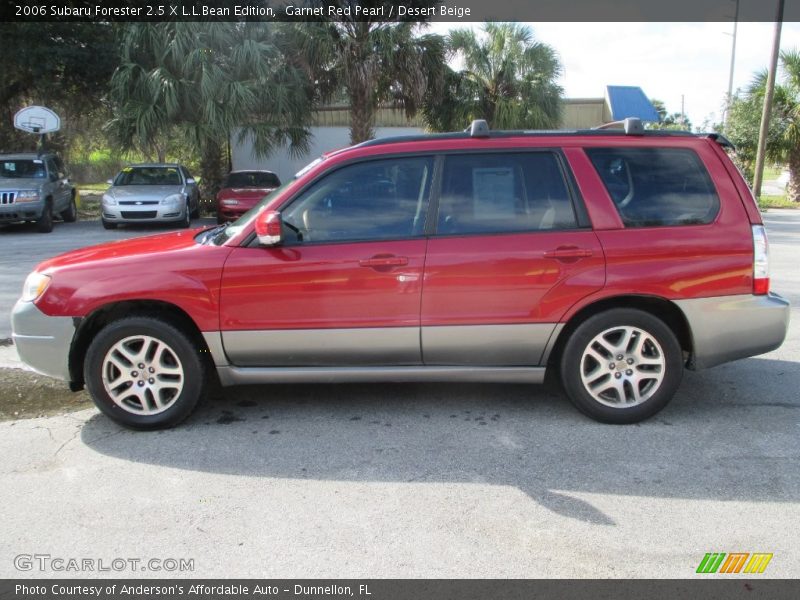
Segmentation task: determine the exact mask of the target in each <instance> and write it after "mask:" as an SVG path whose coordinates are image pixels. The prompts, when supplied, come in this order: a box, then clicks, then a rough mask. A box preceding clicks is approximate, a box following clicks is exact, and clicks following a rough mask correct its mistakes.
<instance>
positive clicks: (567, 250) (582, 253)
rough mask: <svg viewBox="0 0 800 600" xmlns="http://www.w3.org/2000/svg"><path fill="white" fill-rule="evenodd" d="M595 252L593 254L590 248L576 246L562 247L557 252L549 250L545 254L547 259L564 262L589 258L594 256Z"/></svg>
mask: <svg viewBox="0 0 800 600" xmlns="http://www.w3.org/2000/svg"><path fill="white" fill-rule="evenodd" d="M593 254H594V252H592V251H591V250H590V249H589V248H577V247H575V246H560V247H558V248H556V249H555V250H547V251H545V253H544V257H545V258H555V259H556V260H564V259H567V260H569V259H571V258H573V259H578V258H587V257H589V256H592V255H593Z"/></svg>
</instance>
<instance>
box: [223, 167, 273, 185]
mask: <svg viewBox="0 0 800 600" xmlns="http://www.w3.org/2000/svg"><path fill="white" fill-rule="evenodd" d="M280 184H281V182H280V180H279V179H278V176H277V175H275V173H270V172H269V171H239V172H237V173H230V174H229V175H228V178H227V179H226V180H225V185H224V187H226V188H276V187H278V186H279V185H280Z"/></svg>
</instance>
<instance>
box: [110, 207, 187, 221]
mask: <svg viewBox="0 0 800 600" xmlns="http://www.w3.org/2000/svg"><path fill="white" fill-rule="evenodd" d="M185 218H186V216H185V214H184V206H183V205H181V204H145V205H141V206H135V205H133V206H121V205H115V206H108V205H103V219H104V220H105V221H108V222H109V223H152V222H158V223H162V222H163V223H166V222H171V221H182V220H183V219H185Z"/></svg>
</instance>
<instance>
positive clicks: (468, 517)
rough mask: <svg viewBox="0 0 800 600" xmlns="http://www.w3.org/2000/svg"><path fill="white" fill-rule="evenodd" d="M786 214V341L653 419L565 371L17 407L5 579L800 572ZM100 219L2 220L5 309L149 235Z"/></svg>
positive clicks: (799, 283)
mask: <svg viewBox="0 0 800 600" xmlns="http://www.w3.org/2000/svg"><path fill="white" fill-rule="evenodd" d="M765 221H766V224H767V227H768V229H769V232H770V236H771V237H770V241H771V245H772V257H773V261H772V281H773V289H775V290H776V291H778V292H780V293H782V294H783V295H784V296H786V297H787V298H788V299H789V300H790V301H791V302H792V303H793V309H792V325H791V329H790V332H789V337H788V338H787V341H786V342H785V343H784V345H783V346H782V347H781V348H780V349H778V350H776V351H775V352H772V353H770V354H767V355H764V356H760V357H755V358H750V359H746V360H741V361H738V362H735V363H731V364H728V365H723V366H721V367H718V368H715V369H711V370H708V371H701V372H696V373H694V372H686V373H685V375H684V379H683V383H682V385H681V388H680V390H679V392H678V394H677V395H676V397H675V399H674V400H673V401H672V403H671V404H670V405H669V406H668V407H667V408H666V409H665V410H664V411H663V412H662V413H660V414H659V415H657V416H656V417H655V418H653V419H651V420H650V421H647V422H645V423H642V424H639V425H634V426H607V425H601V424H598V423H595V422H593V421H590V420H588V419H586V418H584V417H582V416H581V415H580V414H579V413H578V412H577V411H576V410H574V409H573V408H572V406H571V405H569V404H568V403H567V401H566V400H564V399H563V398H562V397H561V396H560V394H559V393H558V391H557V390H555V389H552V388H550V387H530V386H523V385H446V384H437V385H431V384H405V385H386V384H381V385H330V386H322V385H313V386H312V385H307V386H259V387H248V388H233V389H229V390H227V391H225V393H224V394H222V395H221V396H219V397H215V398H214V399H212V400H210V401H208V402H206V404H205V405H204V406H203V407H202V408H201V409H200V410H199V411H198V412H197V413H196V414H195V415H194V416H192V417H191V418H190V419H189V420H188V421H187V422H186V423H185V424H184V425H182V426H180V427H178V428H177V429H174V430H170V431H164V432H154V433H134V432H130V431H127V430H124V429H121V428H120V427H118V426H116V425H115V424H113V423H112V422H110V421H109V420H108V419H106V418H105V417H103V416H102V415H100V414H99V413H98V412H97V411H96V410H94V409H89V410H82V411H79V412H74V413H71V414H66V415H60V416H53V417H48V418H37V419H28V420H18V421H7V422H5V423H0V505H2V506H3V535H2V536H0V577H19V576H26V577H27V576H31V575H34V576H63V575H67V576H89V577H91V576H108V573H96V572H95V573H92V572H83V573H58V572H53V571H47V570H46V571H44V572H38V571H37V572H33V573H32V572H20V571H18V570H17V569H16V568H15V566H14V557H15V556H17V555H19V554H36V553H39V554H42V553H46V554H50V555H51V556H54V557H64V558H71V557H74V558H95V559H99V558H103V559H106V560H108V561H111V560H112V559H113V558H117V557H123V558H125V557H134V558H141V559H149V558H159V559H164V558H175V559H181V558H186V559H192V560H194V567H195V570H194V572H191V573H163V572H160V573H153V572H147V571H143V572H142V571H123V572H121V573H114V575H115V576H132V577H153V576H171V575H173V574H174V575H181V576H190V577H206V576H208V577H239V576H261V577H287V578H290V577H325V578H333V577H442V578H448V577H464V578H471V577H523V578H528V577H530V578H536V577H644V578H653V577H655V578H659V577H676V578H677V577H680V578H683V577H692V576H694V575H695V570H696V569H697V566H698V564H699V563H700V561H701V560H702V558H703V556H704V555H705V553H707V552H769V553H773V555H774V557H773V559H772V561H771V562H770V563H769V566H768V568H767V570H766V572H765V574H764V576H768V577H796V575H797V573H798V572H800V542H799V541H798V538H797V523H799V522H800V444H798V443H797V441H798V439H800V393H798V390H800V362H798V361H800V314H798V307H799V306H800V270H798V269H797V268H796V262H797V249H798V242H799V241H800V211H770V212H769V213H767V214H765ZM89 225H90V224H85V225H84V224H80V223H79V224H77V228H76V230H78V231H79V228H80V227H86V235H84V236H80V235H75V236H74V237H70V238H69V240H67V239H65V238H60V237H58V236H61V235H62V232H64V235H65V236H66V234H67V228H68V227H71V226H70V225H59V226H57V228H56V231H55V233H54V234H51V235H50V236H42V235H37V234H34V233H24V232H20V233H10V234H9V233H8V232H0V239H2V240H3V241H4V242H5V244H6V252H5V253H4V256H3V258H2V261H3V262H2V281H0V285H1V286H2V287H0V289H2V290H3V291H2V294H3V296H2V297H0V308H2V311H4V312H7V310H10V308H11V304H12V303H13V300H10V299H8V298H7V296H9V295H10V296H14V297H15V296H16V294H17V293H18V291H17V290H19V287H20V286H21V284H22V279H23V278H24V276H25V273H27V271H28V270H29V269H30V268H31V267H32V266H33V265H34V264H35V263H36V262H37V261H38V260H40V259H41V258H45V257H46V256H47V255H48V254H53V253H55V252H58V251H60V250H63V249H66V248H67V247H68V246H67V244H68V243H72V244H73V245H78V244H75V243H74V242H76V241H78V240H80V242H82V243H89V242H91V241H95V239H96V240H97V241H100V239H101V236H103V235H105V236H108V238H109V239H116V237H121V236H124V235H130V233H131V232H130V231H129V230H122V231H119V232H104V231H102V230H100V231H99V232H98V231H96V230H95V229H93V228H90V227H89ZM95 225H96V228H99V225H98V224H95ZM139 233H142V232H139ZM90 235H91V236H95V235H97V238H95V237H92V238H91V239H90V238H89V236H90ZM59 240H60V241H59ZM14 257H16V258H14ZM9 286H10V287H12V288H13V289H14V290H15V291H14V293H13V294H9V291H8V287H9ZM64 393H65V394H68V393H69V392H66V391H65V392H64Z"/></svg>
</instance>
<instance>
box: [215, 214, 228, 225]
mask: <svg viewBox="0 0 800 600" xmlns="http://www.w3.org/2000/svg"><path fill="white" fill-rule="evenodd" d="M225 221H227V219H226V218H225V217H223V216H222V215H221V214H219V213H217V225H222V224H223V223H224V222H225Z"/></svg>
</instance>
